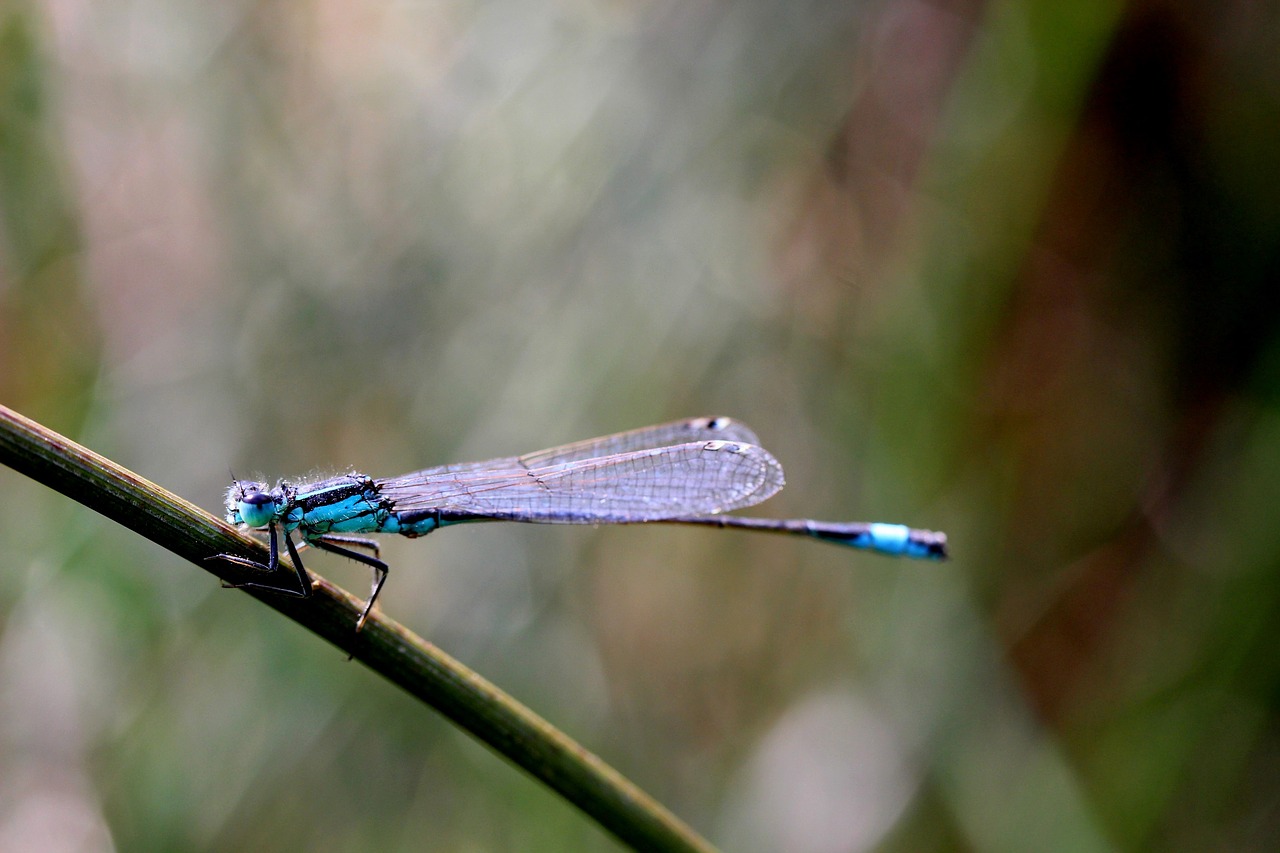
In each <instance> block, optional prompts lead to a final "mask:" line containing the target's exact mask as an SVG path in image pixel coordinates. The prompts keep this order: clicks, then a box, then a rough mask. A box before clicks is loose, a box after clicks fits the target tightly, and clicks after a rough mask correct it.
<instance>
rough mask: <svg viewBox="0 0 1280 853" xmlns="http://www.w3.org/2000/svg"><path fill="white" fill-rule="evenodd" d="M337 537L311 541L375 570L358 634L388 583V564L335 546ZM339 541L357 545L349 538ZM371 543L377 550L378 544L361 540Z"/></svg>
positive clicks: (357, 621) (358, 625)
mask: <svg viewBox="0 0 1280 853" xmlns="http://www.w3.org/2000/svg"><path fill="white" fill-rule="evenodd" d="M335 538H337V537H333V536H321V537H317V538H315V539H312V540H310V542H311V544H312V545H315V546H316V547H317V548H320V549H322V550H325V551H329V552H330V553H333V554H340V555H341V556H343V557H346V558H347V559H349V560H355V561H356V562H357V563H364V564H365V565H366V566H368V567H369V568H371V569H373V591H372V592H370V593H369V601H368V602H367V603H366V604H365V606H364V612H363V613H361V614H360V618H359V619H357V620H356V632H357V633H358V632H359V631H360V629H361V628H363V627H364V620H365V619H368V618H369V611H371V610H373V604H374V602H375V601H377V600H378V593H380V592H382V585H383V584H384V583H386V582H387V568H388V567H387V564H386V563H384V562H383V561H382V560H379V559H378V558H377V557H370V556H369V555H368V554H361V553H360V552H359V551H352V550H351V549H350V548H344V547H342V546H341V545H334V544H333V540H334V539H335ZM337 541H339V542H344V543H345V544H347V545H355V544H357V543H356V542H352V541H351V540H350V539H349V538H347V537H341V538H337ZM366 542H368V543H371V544H373V546H374V547H375V548H376V547H377V545H376V543H372V540H368V539H366V540H361V541H360V543H359V544H364V543H366Z"/></svg>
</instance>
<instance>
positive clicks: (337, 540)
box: [316, 533, 382, 557]
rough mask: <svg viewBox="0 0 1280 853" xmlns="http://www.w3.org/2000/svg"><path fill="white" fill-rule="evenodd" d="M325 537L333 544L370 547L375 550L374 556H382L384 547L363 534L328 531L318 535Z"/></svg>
mask: <svg viewBox="0 0 1280 853" xmlns="http://www.w3.org/2000/svg"><path fill="white" fill-rule="evenodd" d="M316 538H317V539H323V540H324V541H325V542H328V543H329V544H331V545H348V546H350V547H353V548H368V549H369V550H370V551H372V552H373V556H375V557H380V556H382V548H381V547H380V546H379V545H378V540H376V539H366V538H365V537H363V536H344V535H342V534H339V533H326V534H324V535H323V536H318V537H316Z"/></svg>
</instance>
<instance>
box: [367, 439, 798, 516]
mask: <svg viewBox="0 0 1280 853" xmlns="http://www.w3.org/2000/svg"><path fill="white" fill-rule="evenodd" d="M623 435H626V433H624V434H623ZM613 438H617V437H616V436H611V437H610V439H609V440H612V439H613ZM597 446H598V445H597ZM544 453H554V454H555V455H553V456H551V457H549V458H553V459H559V458H561V456H560V455H559V453H558V451H544ZM576 454H577V451H575V452H574V454H573V455H576ZM531 458H535V459H545V458H548V457H545V456H542V455H540V454H532V455H531V456H525V457H520V458H519V459H517V460H515V463H516V464H515V466H514V467H513V466H512V460H510V459H506V460H498V462H499V463H501V464H502V465H503V466H504V467H501V468H497V469H495V470H481V469H478V468H467V469H464V470H442V469H430V470H427V471H419V472H416V473H413V474H406V475H404V476H402V477H392V478H389V479H385V480H376V481H375V482H376V484H377V486H378V489H379V491H380V493H381V495H382V497H384V498H386V499H389V500H390V501H391V503H392V509H393V511H394V512H395V513H397V514H399V515H401V516H402V517H403V518H410V517H412V516H413V515H415V514H418V513H423V514H426V513H436V512H439V513H440V514H441V515H442V516H444V517H445V518H452V519H453V520H462V519H465V518H476V519H480V518H486V519H502V520H508V521H535V522H546V523H558V524H596V523H601V524H605V523H613V524H626V523H629V522H640V521H659V520H662V519H668V518H677V517H681V516H688V515H709V514H714V513H720V512H725V511H727V510H731V509H737V508H739V507H744V506H751V505H752V504H756V503H759V502H760V501H763V500H765V499H766V498H768V497H769V496H770V495H773V494H774V493H776V492H777V491H778V490H779V489H781V488H782V484H783V476H782V466H781V465H779V464H778V461H777V460H776V459H774V458H773V456H772V455H770V453H769V452H768V451H767V450H765V449H763V448H761V447H758V446H756V445H754V444H744V443H740V442H737V441H720V440H715V441H699V442H689V443H684V444H678V445H674V446H669V447H658V448H648V449H644V450H633V451H630V452H626V453H615V454H613V455H610V456H604V457H599V458H588V459H576V458H572V457H571V459H570V461H561V462H559V463H557V464H552V465H535V466H533V467H525V463H526V461H527V460H529V459H531Z"/></svg>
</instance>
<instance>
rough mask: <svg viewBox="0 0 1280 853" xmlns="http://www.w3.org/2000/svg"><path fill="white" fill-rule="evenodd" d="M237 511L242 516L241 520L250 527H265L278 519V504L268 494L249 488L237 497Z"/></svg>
mask: <svg viewBox="0 0 1280 853" xmlns="http://www.w3.org/2000/svg"><path fill="white" fill-rule="evenodd" d="M235 511H236V512H238V513H239V514H240V520H241V521H242V522H244V523H245V524H247V525H249V526H250V527H265V526H266V525H268V524H270V523H271V522H272V521H273V520H274V519H275V517H276V502H275V499H274V498H273V497H271V495H269V494H267V493H266V492H263V491H260V490H259V489H257V488H255V487H253V486H249V487H247V488H245V489H243V490H242V491H241V492H240V494H239V496H238V497H237V499H236V501H235Z"/></svg>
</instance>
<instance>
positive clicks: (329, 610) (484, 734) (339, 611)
mask: <svg viewBox="0 0 1280 853" xmlns="http://www.w3.org/2000/svg"><path fill="white" fill-rule="evenodd" d="M0 462H3V463H4V464H6V465H8V466H10V467H11V468H13V469H14V470H16V471H20V472H22V473H23V474H26V475H27V476H29V477H31V478H32V479H34V480H36V481H38V482H40V483H43V484H45V485H47V486H49V487H50V488H53V489H56V490H57V491H59V492H62V493H63V494H64V495H66V496H67V497H69V498H71V499H72V500H75V501H78V502H79V503H81V504H83V505H84V506H87V507H89V508H90V509H93V510H96V511H98V512H100V513H102V514H103V515H105V516H106V517H107V518H110V519H111V520H112V521H115V522H118V523H120V524H122V525H124V526H125V527H128V528H129V529H130V530H133V531H134V532H136V533H139V534H141V535H142V536H145V537H146V538H147V539H150V540H151V541H152V542H155V543H156V544H158V545H162V546H164V547H165V548H168V549H169V550H170V551H172V552H173V553H175V554H177V555H178V556H180V557H182V558H183V559H186V560H189V561H190V562H192V563H194V564H195V565H197V566H199V567H200V568H202V569H204V570H205V571H208V572H211V573H213V574H215V575H217V576H218V577H220V578H223V579H224V580H228V581H231V582H235V581H238V580H244V579H245V578H244V575H243V574H242V570H240V569H238V568H237V567H236V566H235V565H233V564H231V563H228V562H226V561H223V560H210V559H209V558H210V557H212V556H213V555H215V554H221V553H234V554H243V555H246V556H251V557H253V558H254V559H256V560H258V561H260V562H265V550H266V549H265V547H264V546H263V544H262V543H261V542H258V541H256V540H254V539H251V538H250V537H248V536H245V535H243V534H241V533H240V532H239V531H237V530H235V529H234V528H232V527H230V526H229V525H227V524H225V523H224V522H222V521H221V520H219V519H217V518H214V517H213V516H211V515H209V514H208V513H207V512H205V511H204V510H202V509H200V508H199V507H197V506H195V505H194V504H191V503H189V502H187V501H185V500H183V499H182V498H180V497H178V496H177V495H174V494H171V493H169V492H167V491H165V490H164V489H162V488H160V487H159V486H157V485H155V484H154V483H150V482H148V481H146V480H144V479H143V478H141V477H139V476H138V475H137V474H134V473H133V472H131V471H128V470H126V469H125V468H122V467H120V466H119V465H117V464H115V463H114V462H111V461H110V460H108V459H105V458H103V457H102V456H99V455H98V454H96V453H94V452H93V451H92V450H89V449H87V448H85V447H82V446H80V445H79V444H76V443H75V442H74V441H71V440H70V439H68V438H66V437H64V436H61V435H59V434H58V433H56V432H53V431H52V430H49V429H46V428H45V427H43V426H41V425H40V424H38V423H36V422H34V421H32V420H29V419H28V418H25V417H23V416H22V415H20V414H18V413H17V412H14V411H12V410H11V409H9V408H7V407H5V406H0ZM312 578H313V580H314V583H315V594H314V595H312V597H311V598H309V599H306V600H298V599H292V598H287V597H284V596H280V595H273V594H271V593H270V592H263V591H258V590H246V592H247V593H248V594H249V595H252V596H253V597H254V598H257V599H258V600H260V601H262V602H263V603H264V604H267V605H268V606H270V607H274V608H275V609H276V610H278V611H280V612H281V613H283V614H284V615H285V616H288V617H289V618H290V619H292V620H294V621H295V622H297V623H298V624H300V625H302V626H304V627H306V628H308V629H309V630H311V631H312V632H313V633H315V634H317V635H319V636H321V637H323V638H324V639H326V640H328V641H329V642H331V643H333V644H334V645H335V646H337V647H338V648H340V649H342V650H343V651H344V652H347V653H348V654H350V655H351V656H352V657H354V658H356V659H357V660H359V661H361V662H362V663H364V664H365V665H366V666H368V667H369V668H371V669H373V670H374V671H375V672H378V673H380V674H381V675H382V676H383V677H385V678H386V679H387V680H389V681H391V682H392V683H393V684H396V685H398V686H400V687H401V688H402V689H404V690H406V691H408V692H409V693H410V694H412V695H413V696H416V697H418V698H419V699H421V700H422V701H423V702H425V703H426V704H427V705H430V706H431V707H432V708H435V709H436V710H437V711H439V712H440V713H441V714H443V715H444V716H445V717H447V718H448V719H450V720H452V721H453V722H454V723H455V724H456V725H458V726H459V727H461V728H462V729H463V730H465V731H467V732H469V733H470V734H471V735H472V736H473V737H475V738H477V739H478V740H480V741H481V742H482V743H485V744H487V745H488V746H489V747H490V748H492V749H493V750H495V751H496V752H498V753H499V754H500V755H502V756H504V757H505V758H507V759H508V760H509V761H511V762H513V763H514V764H516V765H517V766H519V767H522V768H523V769H524V770H525V771H526V772H528V773H529V774H530V775H532V776H533V777H534V778H536V779H538V780H540V781H541V782H543V783H544V784H546V785H547V786H548V787H550V788H551V789H552V790H554V791H556V792H558V793H559V794H560V795H561V796H562V797H564V798H565V799H566V800H568V801H569V802H570V803H572V804H573V805H575V806H577V807H578V808H579V809H581V810H582V811H584V812H586V813H587V814H588V815H590V816H591V817H592V818H593V819H595V820H596V821H597V822H598V823H599V824H600V825H601V826H602V827H604V828H605V829H606V830H608V831H609V832H611V833H613V834H614V835H615V836H617V837H618V838H619V839H621V840H622V841H623V842H625V843H627V844H629V845H632V846H633V847H637V848H642V849H646V850H673V851H675V850H681V851H709V850H712V849H713V848H712V847H711V845H710V844H709V843H708V842H707V841H706V840H705V839H703V838H702V837H700V836H699V835H698V834H697V833H696V832H694V831H693V830H692V829H691V828H690V827H688V826H687V825H685V824H684V823H683V822H682V821H681V820H680V819H679V818H677V817H676V816H675V815H673V814H671V813H670V812H669V811H667V809H665V808H663V807H662V806H661V805H660V804H658V803H657V802H656V801H654V800H653V799H652V798H651V797H650V796H649V795H648V794H646V793H645V792H644V791H641V790H640V789H639V788H637V787H636V786H635V785H634V784H632V783H631V782H630V781H628V780H627V779H626V778H624V777H623V776H622V775H621V774H619V773H618V772H617V771H616V770H614V769H613V768H612V767H610V766H609V765H607V764H605V763H604V762H603V761H601V760H600V759H599V758H597V757H596V756H595V755H592V754H591V753H590V752H588V751H587V750H586V749H584V748H583V747H582V746H580V745H579V744H577V743H575V742H574V741H572V740H571V739H569V738H568V737H567V736H566V735H565V734H564V733H563V732H561V731H559V730H558V729H556V728H555V727H553V726H552V725H551V724H550V723H548V722H547V721H546V720H544V719H542V718H541V717H539V716H537V715H536V714H534V713H533V712H532V711H530V710H529V709H528V708H526V707H524V706H523V705H521V704H520V703H519V702H517V701H515V700H514V699H513V698H511V697H510V696H508V695H507V694H506V693H504V692H502V691H501V690H499V689H498V688H497V687H496V686H494V685H493V684H491V683H489V682H488V681H486V680H485V679H484V678H482V677H481V676H480V675H478V674H477V673H475V672H473V671H471V670H470V669H468V668H467V667H465V666H463V665H462V664H461V663H459V662H458V661H456V660H454V659H453V658H451V657H449V656H448V655H446V654H445V653H444V652H442V651H440V650H439V649H438V648H436V647H435V646H433V645H432V644H431V643H428V642H427V641H426V640H423V639H422V638H421V637H418V636H416V635H415V634H413V633H412V632H411V631H409V630H408V629H406V628H404V627H403V626H401V625H399V624H397V623H396V622H394V621H393V620H391V619H388V618H386V617H383V616H380V615H377V614H370V617H369V621H368V622H367V623H366V625H365V627H364V630H363V631H362V632H361V633H359V634H357V633H356V632H355V621H356V618H357V617H358V616H359V615H360V601H359V599H357V598H356V597H355V596H353V595H351V594H350V593H348V592H346V591H344V590H342V589H341V588H339V587H337V586H334V585H333V584H331V583H329V582H328V581H326V580H324V579H323V578H320V577H318V576H316V575H315V574H314V573H313V574H312Z"/></svg>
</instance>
